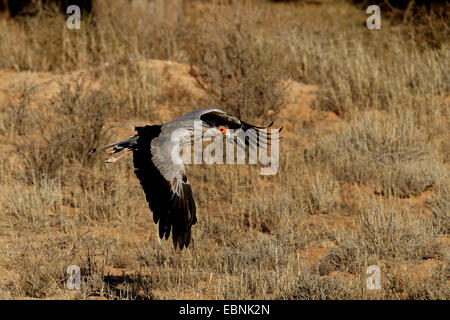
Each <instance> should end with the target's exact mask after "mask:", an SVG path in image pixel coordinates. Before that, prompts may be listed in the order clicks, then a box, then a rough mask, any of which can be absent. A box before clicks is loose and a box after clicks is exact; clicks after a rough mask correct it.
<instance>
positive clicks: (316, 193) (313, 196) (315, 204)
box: [301, 173, 340, 214]
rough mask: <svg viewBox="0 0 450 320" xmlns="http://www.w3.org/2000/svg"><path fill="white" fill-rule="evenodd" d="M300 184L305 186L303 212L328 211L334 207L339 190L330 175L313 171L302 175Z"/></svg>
mask: <svg viewBox="0 0 450 320" xmlns="http://www.w3.org/2000/svg"><path fill="white" fill-rule="evenodd" d="M301 184H303V186H304V187H305V190H304V194H303V198H304V201H303V203H302V207H303V208H304V209H303V210H304V211H305V212H308V213H310V214H315V213H329V212H330V211H331V210H333V209H335V208H336V206H337V202H338V199H339V191H340V190H339V184H338V183H337V181H335V179H334V177H333V176H332V175H329V174H325V175H323V174H318V173H315V174H314V175H313V176H312V177H310V176H306V177H304V178H303V181H302V182H301Z"/></svg>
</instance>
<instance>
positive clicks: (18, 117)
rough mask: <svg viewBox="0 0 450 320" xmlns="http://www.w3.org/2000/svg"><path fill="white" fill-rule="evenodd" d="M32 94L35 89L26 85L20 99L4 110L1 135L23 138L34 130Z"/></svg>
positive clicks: (19, 95) (1, 119)
mask: <svg viewBox="0 0 450 320" xmlns="http://www.w3.org/2000/svg"><path fill="white" fill-rule="evenodd" d="M32 93H33V88H31V87H30V86H29V85H27V84H26V83H24V84H23V87H22V89H21V91H20V93H19V94H18V97H17V98H16V99H15V100H13V101H10V102H9V103H8V104H7V105H6V106H5V108H2V112H1V113H0V121H1V126H0V133H2V134H5V135H9V136H11V135H15V134H16V135H19V136H23V135H25V133H26V132H28V131H29V130H30V129H32V128H33V126H34V124H35V121H34V119H33V118H34V117H35V115H34V113H33V112H32V111H31V108H30V102H31V100H32Z"/></svg>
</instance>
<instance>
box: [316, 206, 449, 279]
mask: <svg viewBox="0 0 450 320" xmlns="http://www.w3.org/2000/svg"><path fill="white" fill-rule="evenodd" d="M437 236H438V230H437V229H436V228H435V227H434V226H433V223H432V221H431V219H429V218H427V217H416V216H414V215H412V214H411V213H409V212H407V211H405V210H404V209H401V208H400V207H398V205H394V204H383V202H382V201H377V200H362V201H361V208H360V214H359V216H358V228H357V229H356V230H355V232H352V233H347V234H340V235H338V237H337V238H338V245H337V247H335V248H333V249H332V250H330V251H329V252H328V254H327V255H326V256H325V257H323V258H322V259H321V261H320V263H319V271H320V273H321V274H329V273H330V272H332V271H336V270H339V271H343V272H348V273H352V274H358V273H359V272H364V270H365V268H367V266H368V265H369V261H378V262H380V261H389V262H391V263H392V262H395V263H404V262H409V261H416V262H417V261H420V260H421V259H429V258H437V259H439V258H441V257H442V248H441V246H440V244H439V243H438V242H437V241H436V240H437V239H436V238H437Z"/></svg>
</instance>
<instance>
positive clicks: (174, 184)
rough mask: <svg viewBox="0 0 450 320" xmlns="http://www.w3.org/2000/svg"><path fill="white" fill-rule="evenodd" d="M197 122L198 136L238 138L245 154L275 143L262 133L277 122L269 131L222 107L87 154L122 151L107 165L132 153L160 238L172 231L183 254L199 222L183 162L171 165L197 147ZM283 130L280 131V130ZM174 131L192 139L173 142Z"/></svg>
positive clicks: (150, 128)
mask: <svg viewBox="0 0 450 320" xmlns="http://www.w3.org/2000/svg"><path fill="white" fill-rule="evenodd" d="M196 121H197V123H200V125H201V135H200V138H211V137H215V138H217V137H221V136H223V137H225V138H226V139H227V140H228V141H231V142H233V141H234V138H236V143H237V146H238V147H240V148H241V149H242V148H243V150H244V151H245V146H248V147H249V148H255V146H256V147H262V148H264V146H267V145H269V144H270V140H271V139H276V138H273V137H271V133H268V132H266V130H263V131H261V129H266V128H269V127H271V126H272V124H273V121H272V123H271V124H270V125H268V126H266V127H258V126H254V125H251V124H248V123H246V122H244V121H242V120H240V119H238V118H237V117H235V116H233V115H230V114H228V113H226V112H224V111H222V110H220V109H215V108H211V109H202V110H197V111H194V112H191V113H188V114H185V115H184V116H182V117H180V118H178V119H175V120H173V121H171V122H168V123H166V124H162V125H146V126H144V127H136V128H135V130H136V131H137V134H135V135H133V136H131V137H129V138H128V139H126V140H122V141H118V142H115V143H112V144H109V145H107V146H103V147H100V148H95V149H92V150H91V151H89V154H92V153H95V152H97V151H100V150H105V149H109V148H112V150H111V152H110V154H115V153H118V152H123V153H122V154H121V155H119V156H117V157H115V158H109V159H108V160H106V161H105V162H107V163H114V162H116V161H118V160H119V159H121V158H123V157H124V156H126V155H127V154H131V153H132V154H133V164H134V168H135V174H136V176H137V178H138V179H139V181H140V184H141V186H142V188H143V190H144V193H145V197H146V200H147V202H148V205H149V207H150V209H151V211H152V212H153V221H154V222H155V223H159V226H158V227H159V236H160V238H161V239H162V238H163V237H164V238H165V239H166V240H167V239H168V238H169V236H170V232H171V231H172V240H173V244H174V247H175V248H177V247H179V248H180V249H181V250H182V249H183V248H184V247H186V248H187V247H188V246H189V243H190V240H191V227H192V226H193V225H194V224H195V223H196V222H197V217H196V205H195V201H194V197H193V195H192V188H191V185H190V183H189V180H188V178H187V176H186V170H185V167H184V163H183V162H179V161H173V150H174V148H175V147H178V148H179V147H180V146H190V145H192V144H193V143H194V141H195V133H194V127H195V125H194V123H195V122H196ZM249 129H253V130H251V131H252V132H251V133H250V134H249V135H246V136H245V137H244V138H243V137H242V136H240V135H239V134H238V133H239V132H242V131H246V130H249ZM281 129H282V128H280V129H279V130H278V131H277V133H279V132H281ZM176 130H184V132H187V133H189V135H186V136H185V137H183V138H182V139H179V140H177V139H173V136H174V132H175V131H176ZM193 137H194V138H193ZM276 137H278V134H277V135H276ZM177 150H179V149H177Z"/></svg>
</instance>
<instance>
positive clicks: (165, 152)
mask: <svg viewBox="0 0 450 320" xmlns="http://www.w3.org/2000/svg"><path fill="white" fill-rule="evenodd" d="M136 131H137V132H138V134H137V136H138V137H139V138H138V139H137V143H136V145H134V146H133V162H134V167H135V173H136V176H137V178H138V179H139V181H140V183H141V186H142V188H143V189H144V193H145V197H146V199H147V202H148V204H149V207H150V209H151V210H152V211H153V221H155V223H159V236H160V237H161V238H163V237H165V238H166V239H168V238H169V235H170V232H171V230H172V239H173V244H174V246H175V247H179V248H180V249H183V247H188V245H189V242H190V240H191V227H192V225H194V224H195V223H196V222H197V218H196V215H195V214H196V206H195V201H194V198H193V195H192V189H191V185H190V184H189V182H188V180H187V177H186V172H185V169H184V165H183V164H182V163H181V164H175V163H174V162H173V161H172V159H171V149H172V148H171V147H172V145H171V141H170V140H169V139H167V138H166V137H165V136H164V135H161V126H145V127H136Z"/></svg>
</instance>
